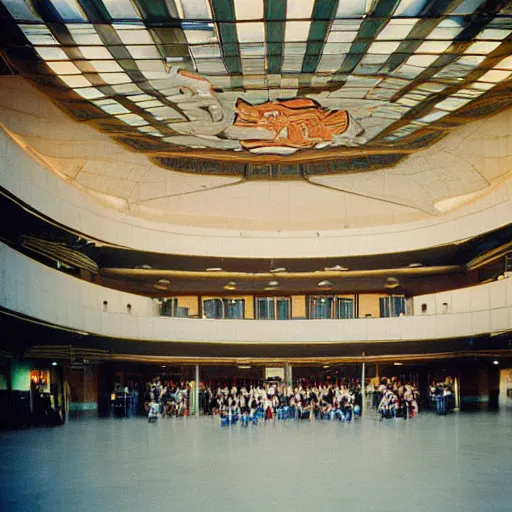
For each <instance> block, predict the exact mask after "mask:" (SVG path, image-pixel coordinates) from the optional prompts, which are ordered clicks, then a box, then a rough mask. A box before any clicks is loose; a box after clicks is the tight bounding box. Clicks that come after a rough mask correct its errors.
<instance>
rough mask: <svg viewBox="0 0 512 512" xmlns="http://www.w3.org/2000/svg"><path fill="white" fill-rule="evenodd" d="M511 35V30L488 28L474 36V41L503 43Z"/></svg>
mask: <svg viewBox="0 0 512 512" xmlns="http://www.w3.org/2000/svg"><path fill="white" fill-rule="evenodd" d="M511 33H512V30H506V29H499V28H488V29H485V30H483V31H482V32H480V34H478V35H477V36H476V39H491V40H495V41H503V39H505V38H507V37H508V36H509V35H510V34H511Z"/></svg>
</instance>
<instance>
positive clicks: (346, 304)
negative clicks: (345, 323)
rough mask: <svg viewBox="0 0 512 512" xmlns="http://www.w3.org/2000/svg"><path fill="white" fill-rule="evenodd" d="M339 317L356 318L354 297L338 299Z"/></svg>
mask: <svg viewBox="0 0 512 512" xmlns="http://www.w3.org/2000/svg"><path fill="white" fill-rule="evenodd" d="M338 318H340V319H348V318H354V299H347V298H345V297H343V298H339V299H338Z"/></svg>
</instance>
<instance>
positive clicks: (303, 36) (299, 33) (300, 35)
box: [284, 21, 311, 41]
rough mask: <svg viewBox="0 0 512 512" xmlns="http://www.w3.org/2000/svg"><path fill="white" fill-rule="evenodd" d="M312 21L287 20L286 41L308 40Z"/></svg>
mask: <svg viewBox="0 0 512 512" xmlns="http://www.w3.org/2000/svg"><path fill="white" fill-rule="evenodd" d="M310 25H311V22H310V21H287V22H286V24H285V35H284V40H285V41H307V40H308V35H309V27H310Z"/></svg>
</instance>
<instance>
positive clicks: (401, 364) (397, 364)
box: [393, 363, 404, 366]
mask: <svg viewBox="0 0 512 512" xmlns="http://www.w3.org/2000/svg"><path fill="white" fill-rule="evenodd" d="M393 364H394V365H395V366H403V365H404V363H393Z"/></svg>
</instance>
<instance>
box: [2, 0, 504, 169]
mask: <svg viewBox="0 0 512 512" xmlns="http://www.w3.org/2000/svg"><path fill="white" fill-rule="evenodd" d="M0 22H1V24H2V27H3V30H2V33H1V34H0V51H1V53H2V56H3V57H4V59H5V60H6V62H7V63H8V64H9V66H12V68H14V69H15V70H16V71H17V72H18V73H20V74H21V75H22V76H24V77H26V78H29V79H30V80H31V81H32V82H33V83H35V84H36V86H38V88H39V89H41V90H42V91H43V92H45V93H46V94H48V95H50V96H51V97H52V99H53V101H54V102H55V103H57V104H58V105H59V106H60V107H61V108H62V109H63V110H65V111H66V112H67V113H68V114H70V115H71V116H73V117H74V118H75V119H77V120H79V121H81V122H85V123H88V124H90V125H91V126H94V127H96V128H97V129H98V130H101V131H103V132H106V133H109V134H110V135H111V136H112V137H113V138H114V139H115V140H116V141H118V142H120V143H121V144H124V145H125V146H127V147H128V148H129V149H131V150H134V151H139V152H141V153H145V154H147V155H148V156H149V157H150V158H151V159H152V161H153V162H155V163H156V164H158V165H160V166H162V167H166V168H170V169H173V170H178V171H184V172H196V173H203V174H220V175H222V174H225V175H243V176H245V177H251V176H254V177H260V178H263V179H268V178H277V179H279V178H285V177H288V178H289V177H297V176H304V175H308V174H333V173H340V172H346V171H361V170H373V169H378V168H382V167H389V166H390V165H394V164H395V163H397V162H399V161H400V160H401V159H403V158H405V157H407V156H408V155H409V154H410V153H411V152H413V151H416V150H420V149H423V148H425V147H427V146H429V145H430V144H433V143H434V142H436V141H437V140H439V139H440V138H441V137H443V136H444V135H445V134H446V133H447V132H449V130H450V129H452V128H456V127H458V126H460V125H462V124H464V123H466V122H469V121H472V120H476V119H482V118H484V117H486V116H488V115H491V114H493V113H495V112H497V111H500V110H502V109H504V108H507V107H508V106H509V104H510V102H511V98H512V86H511V81H510V76H511V74H512V56H511V50H512V8H511V7H510V2H508V1H496V0H492V1H491V0H459V1H456V0H455V1H452V2H445V1H440V0H431V1H430V0H429V1H426V0H391V1H389V0H373V1H367V0H350V1H338V0H301V1H291V0H288V1H286V0H251V1H247V0H165V1H164V0H91V1H84V0H38V1H37V2H36V1H30V0H0Z"/></svg>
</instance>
